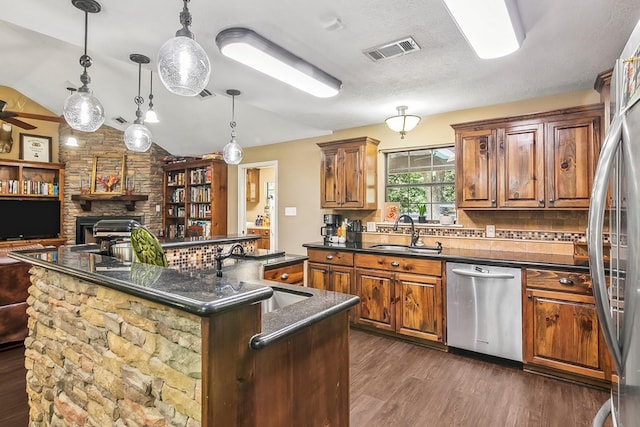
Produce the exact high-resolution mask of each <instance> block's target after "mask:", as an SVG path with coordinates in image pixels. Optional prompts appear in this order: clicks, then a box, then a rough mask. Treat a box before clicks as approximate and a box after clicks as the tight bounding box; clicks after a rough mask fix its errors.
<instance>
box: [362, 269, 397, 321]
mask: <svg viewBox="0 0 640 427" xmlns="http://www.w3.org/2000/svg"><path fill="white" fill-rule="evenodd" d="M393 275H394V273H389V272H385V271H376V270H365V269H356V288H357V289H356V291H357V295H358V296H359V297H360V309H359V318H358V323H361V324H363V325H369V326H373V327H375V328H378V329H383V330H387V331H391V332H394V331H395V303H396V301H395V299H394V298H395V295H394V290H393V284H394V280H393Z"/></svg>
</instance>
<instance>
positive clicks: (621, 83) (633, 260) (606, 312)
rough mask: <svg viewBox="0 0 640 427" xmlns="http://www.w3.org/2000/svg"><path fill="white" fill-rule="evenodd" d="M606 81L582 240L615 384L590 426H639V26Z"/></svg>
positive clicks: (638, 25) (639, 24)
mask: <svg viewBox="0 0 640 427" xmlns="http://www.w3.org/2000/svg"><path fill="white" fill-rule="evenodd" d="M611 83H612V85H611V117H612V122H611V125H610V127H609V130H608V132H607V136H606V138H605V141H604V143H603V145H602V149H601V152H600V160H599V162H598V167H597V169H596V174H595V178H594V184H593V192H592V197H591V206H590V208H589V224H588V228H587V241H588V244H589V265H590V269H591V276H592V280H593V293H594V296H595V300H596V306H597V311H598V318H599V320H600V324H601V325H602V330H603V334H604V338H605V341H606V342H607V346H608V348H609V353H610V354H611V359H612V361H613V368H614V369H615V374H617V377H618V381H617V382H616V381H614V382H613V386H612V389H611V398H610V399H609V400H608V401H607V402H605V403H604V405H603V406H602V408H601V409H600V411H599V412H598V414H597V415H596V417H595V419H594V421H593V425H594V426H601V425H603V422H604V420H605V419H606V418H607V417H608V415H609V413H611V417H612V419H613V423H614V425H615V426H618V427H631V426H638V425H640V308H639V307H638V304H639V300H640V102H639V101H640V22H639V23H638V24H637V25H636V27H635V29H634V30H633V32H632V34H631V36H630V38H629V41H628V42H627V44H626V45H625V47H624V49H623V51H622V53H621V55H620V57H619V59H618V60H617V61H616V64H615V67H614V70H613V74H612V78H611ZM609 197H610V199H609V204H608V206H607V199H608V198H609ZM605 221H606V222H607V224H608V226H609V229H608V236H609V240H610V243H611V247H610V251H611V256H610V263H609V265H608V266H605V265H604V249H603V239H604V233H606V232H607V231H606V229H605V227H604V225H605Z"/></svg>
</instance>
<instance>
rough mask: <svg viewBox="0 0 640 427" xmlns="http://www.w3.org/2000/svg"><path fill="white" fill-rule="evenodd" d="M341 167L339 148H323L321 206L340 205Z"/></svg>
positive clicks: (332, 206) (333, 206) (334, 206)
mask: <svg viewBox="0 0 640 427" xmlns="http://www.w3.org/2000/svg"><path fill="white" fill-rule="evenodd" d="M339 168H340V163H339V160H338V148H326V149H323V150H322V165H321V167H320V206H321V207H323V208H339V207H340V204H341V201H342V194H341V191H342V185H341V183H340V181H339V172H338V170H339Z"/></svg>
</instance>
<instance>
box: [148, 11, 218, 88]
mask: <svg viewBox="0 0 640 427" xmlns="http://www.w3.org/2000/svg"><path fill="white" fill-rule="evenodd" d="M183 2H184V8H183V9H182V12H181V13H180V24H182V28H181V29H179V30H178V31H177V32H176V36H175V37H174V38H172V39H169V40H167V41H166V42H165V44H163V45H162V47H161V48H160V52H158V73H159V74H160V80H162V83H163V84H164V86H165V87H166V88H167V89H168V90H169V92H172V93H175V94H177V95H182V96H196V95H197V94H199V93H200V92H202V90H203V89H204V88H205V87H206V86H207V83H209V76H210V75H211V63H210V62H209V57H208V56H207V53H206V52H205V51H204V49H203V48H202V46H200V45H199V44H198V42H196V40H195V36H194V35H193V33H192V32H191V30H189V26H190V25H191V13H190V12H189V9H188V8H187V3H188V2H189V0H183Z"/></svg>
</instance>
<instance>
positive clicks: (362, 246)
mask: <svg viewBox="0 0 640 427" xmlns="http://www.w3.org/2000/svg"><path fill="white" fill-rule="evenodd" d="M377 244H380V243H375V242H361V243H344V244H331V243H324V242H315V243H305V244H304V245H302V246H304V247H306V248H311V249H329V250H339V251H350V252H361V253H374V254H398V255H402V256H403V257H405V256H406V257H414V258H432V259H442V260H443V261H452V262H464V263H474V264H475V263H477V264H486V265H497V266H506V267H513V266H518V267H520V266H526V267H538V268H562V269H568V270H575V271H589V267H588V266H587V265H576V264H574V260H573V256H571V255H556V254H543V253H531V252H519V251H490V250H482V249H462V248H460V249H450V248H446V247H445V248H443V249H442V252H441V253H439V254H438V253H435V252H434V253H429V254H425V253H413V252H410V251H394V250H392V249H384V250H383V249H376V248H374V247H373V246H375V245H377ZM426 247H427V246H425V248H426Z"/></svg>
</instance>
